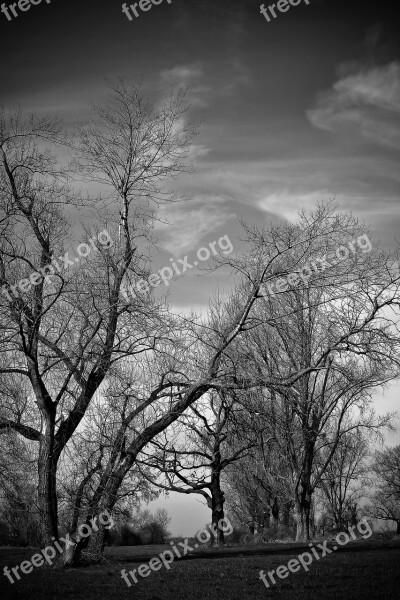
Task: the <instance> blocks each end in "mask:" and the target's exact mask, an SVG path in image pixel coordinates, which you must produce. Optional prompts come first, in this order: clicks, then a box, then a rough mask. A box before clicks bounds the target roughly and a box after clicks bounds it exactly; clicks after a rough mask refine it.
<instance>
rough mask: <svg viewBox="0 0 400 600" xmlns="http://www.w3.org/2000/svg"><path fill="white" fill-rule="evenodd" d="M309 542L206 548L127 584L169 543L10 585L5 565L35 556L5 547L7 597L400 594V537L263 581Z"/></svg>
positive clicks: (303, 598) (342, 599)
mask: <svg viewBox="0 0 400 600" xmlns="http://www.w3.org/2000/svg"><path fill="white" fill-rule="evenodd" d="M306 550H307V547H303V548H302V549H301V548H299V547H298V546H296V547H294V546H292V547H290V546H285V547H282V548H280V549H278V548H277V547H273V548H271V547H268V546H263V547H261V548H253V549H248V548H246V549H238V548H230V549H222V550H221V551H218V550H214V551H212V552H210V551H206V552H202V553H200V554H199V555H197V556H192V557H189V558H188V559H186V560H181V561H178V560H177V561H175V562H174V563H173V564H172V565H171V569H170V570H169V571H167V570H166V569H164V568H163V569H162V570H161V571H158V572H156V573H153V572H152V573H151V574H150V576H149V577H147V578H146V579H142V578H138V583H137V584H132V587H129V588H128V587H127V585H126V584H125V582H124V581H123V580H122V579H121V569H122V568H124V569H126V570H127V571H129V570H131V569H134V568H137V567H138V565H139V563H140V562H148V560H149V559H150V558H151V557H152V556H156V555H157V553H158V552H161V551H162V548H161V547H160V548H156V549H150V550H149V549H148V548H146V549H143V548H141V549H140V550H139V549H137V550H136V549H133V548H124V549H116V550H114V551H113V552H112V553H111V554H108V560H107V563H106V564H103V565H101V566H89V567H84V568H80V569H68V570H65V571H59V570H54V569H52V568H41V569H34V570H33V572H32V573H31V574H29V575H22V577H21V580H20V581H18V582H16V583H14V584H13V585H11V583H9V582H8V580H7V579H6V578H5V577H4V575H3V566H4V565H8V567H10V568H11V567H13V566H15V565H16V564H20V563H21V562H22V561H23V560H28V559H29V558H30V557H31V556H32V554H33V551H32V550H28V551H27V550H10V549H2V548H0V566H1V572H0V577H1V584H0V597H1V598H5V599H7V600H18V599H25V598H26V599H29V600H67V599H68V600H69V599H74V600H75V599H82V600H114V599H115V600H117V599H118V600H128V599H129V600H133V599H137V598H139V599H140V600H189V599H190V600H209V599H210V600H211V599H212V600H241V599H246V600H247V599H248V600H250V599H252V600H253V599H258V598H260V599H263V598H268V599H269V598H272V599H273V600H275V599H279V600H281V599H282V600H284V599H285V600H286V599H287V600H316V599H317V600H320V599H321V600H325V599H326V600H328V599H335V600H359V599H363V600H364V599H376V600H378V599H383V600H397V599H398V598H400V593H399V590H400V542H399V541H391V542H378V543H377V542H373V541H372V540H368V541H367V540H365V541H360V542H356V543H354V544H349V545H348V546H346V547H343V548H342V549H341V550H340V551H338V552H336V553H333V554H330V555H329V556H326V557H325V558H321V559H320V560H319V561H315V562H313V563H312V564H311V565H310V570H309V572H308V573H306V572H304V571H303V570H301V571H299V572H298V573H291V574H290V575H289V576H288V577H287V578H286V579H284V580H278V583H277V584H276V585H275V586H271V587H270V588H269V589H268V590H267V589H266V588H265V586H264V585H263V583H262V582H261V581H260V579H259V571H260V570H261V569H263V570H264V571H265V572H267V571H270V570H271V569H276V568H277V567H278V566H279V565H286V564H287V562H288V561H289V560H290V559H291V558H296V557H297V555H298V554H300V553H301V552H305V551H306ZM248 553H250V555H249V554H248Z"/></svg>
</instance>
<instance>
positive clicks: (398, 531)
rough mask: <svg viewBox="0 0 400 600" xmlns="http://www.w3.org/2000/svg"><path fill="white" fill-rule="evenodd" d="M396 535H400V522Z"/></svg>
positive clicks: (399, 522)
mask: <svg viewBox="0 0 400 600" xmlns="http://www.w3.org/2000/svg"><path fill="white" fill-rule="evenodd" d="M396 535H400V521H397V529H396Z"/></svg>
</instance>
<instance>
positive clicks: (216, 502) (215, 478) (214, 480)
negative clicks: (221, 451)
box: [210, 473, 225, 546]
mask: <svg viewBox="0 0 400 600" xmlns="http://www.w3.org/2000/svg"><path fill="white" fill-rule="evenodd" d="M210 491H211V512H212V530H213V532H214V536H215V539H214V545H215V546H219V545H221V544H223V543H224V542H225V536H224V532H223V531H222V529H221V528H220V527H219V526H218V523H219V522H220V521H221V519H223V518H224V516H225V513H224V502H225V494H224V492H223V491H222V490H221V481H220V476H219V473H218V474H212V476H211V485H210Z"/></svg>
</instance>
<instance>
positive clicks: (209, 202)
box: [156, 195, 235, 257]
mask: <svg viewBox="0 0 400 600" xmlns="http://www.w3.org/2000/svg"><path fill="white" fill-rule="evenodd" d="M234 216H235V215H234V214H233V213H232V211H230V210H229V209H228V207H226V206H225V204H224V200H223V199H222V198H221V197H218V196H211V195H207V196H197V197H192V198H191V201H190V204H189V203H187V204H172V205H171V204H169V205H163V206H161V207H160V208H159V211H158V217H159V219H161V220H162V221H163V222H158V223H157V225H156V229H157V231H158V235H159V238H160V245H161V246H162V247H163V248H164V249H165V250H167V252H170V253H171V254H172V255H173V256H175V257H181V256H183V255H184V254H186V253H188V252H190V251H192V250H195V249H197V248H198V246H199V245H201V242H202V240H203V239H204V238H206V237H207V240H208V238H210V237H212V234H213V232H215V231H216V230H217V229H219V228H220V227H222V226H223V225H224V224H225V223H227V221H228V220H229V219H230V218H232V217H234ZM164 223H165V224H164Z"/></svg>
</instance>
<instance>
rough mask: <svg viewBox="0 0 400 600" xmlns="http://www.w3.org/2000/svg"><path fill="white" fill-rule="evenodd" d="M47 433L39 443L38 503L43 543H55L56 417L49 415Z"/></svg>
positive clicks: (56, 519) (56, 516) (56, 510)
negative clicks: (53, 538)
mask: <svg viewBox="0 0 400 600" xmlns="http://www.w3.org/2000/svg"><path fill="white" fill-rule="evenodd" d="M46 430H47V431H46V433H45V434H44V435H43V436H42V438H41V440H40V445H39V461H38V479H39V481H38V504H39V512H40V528H41V533H42V538H43V543H44V544H46V545H53V540H52V537H55V538H56V540H58V507H57V489H56V484H57V476H56V474H57V458H56V457H55V456H54V418H53V417H52V416H49V418H48V419H47V424H46Z"/></svg>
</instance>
